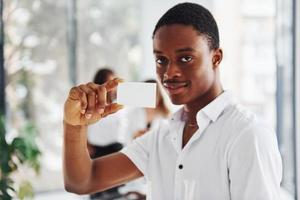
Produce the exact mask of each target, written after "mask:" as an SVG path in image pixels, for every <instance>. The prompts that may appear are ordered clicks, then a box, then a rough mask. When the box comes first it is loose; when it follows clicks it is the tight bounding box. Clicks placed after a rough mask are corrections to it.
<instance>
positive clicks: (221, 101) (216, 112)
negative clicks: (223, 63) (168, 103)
mask: <svg viewBox="0 0 300 200" xmlns="http://www.w3.org/2000/svg"><path fill="white" fill-rule="evenodd" d="M234 102H235V99H234V98H233V95H232V93H231V92H230V91H224V92H222V93H221V94H220V95H219V96H217V97H216V98H215V99H214V100H213V101H211V102H210V103H209V104H207V105H206V106H205V107H204V108H202V109H201V110H199V111H198V113H197V116H196V118H197V123H198V124H201V120H202V119H203V114H204V115H205V116H206V117H208V118H209V119H210V120H211V121H213V122H215V121H216V120H217V119H218V118H219V116H220V115H221V114H222V112H223V111H224V109H225V108H226V107H227V106H229V105H231V104H233V103H234ZM182 112H183V107H182V108H180V109H179V110H178V111H176V112H175V113H174V114H173V115H172V116H171V121H173V122H178V121H182V117H181V116H182Z"/></svg>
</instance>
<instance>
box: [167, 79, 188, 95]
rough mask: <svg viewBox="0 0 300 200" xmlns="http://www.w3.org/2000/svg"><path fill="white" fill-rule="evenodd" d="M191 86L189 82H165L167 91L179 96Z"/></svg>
mask: <svg viewBox="0 0 300 200" xmlns="http://www.w3.org/2000/svg"><path fill="white" fill-rule="evenodd" d="M188 85H189V83H188V82H187V81H180V82H179V81H172V82H171V81H170V82H167V81H166V82H164V83H163V86H164V87H165V88H166V89H167V91H168V93H169V94H179V93H181V92H183V90H184V89H185V88H186V87H187V86H188Z"/></svg>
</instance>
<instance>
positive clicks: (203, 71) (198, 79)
mask: <svg viewBox="0 0 300 200" xmlns="http://www.w3.org/2000/svg"><path fill="white" fill-rule="evenodd" d="M190 77H192V85H193V86H194V87H195V86H196V87H197V88H201V89H205V88H207V87H209V86H210V85H211V84H212V82H213V80H214V72H213V70H212V69H211V68H210V67H202V68H200V69H198V70H194V71H191V73H190Z"/></svg>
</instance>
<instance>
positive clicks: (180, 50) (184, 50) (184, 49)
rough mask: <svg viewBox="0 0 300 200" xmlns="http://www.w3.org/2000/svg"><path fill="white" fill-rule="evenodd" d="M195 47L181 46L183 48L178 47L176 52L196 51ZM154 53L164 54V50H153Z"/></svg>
mask: <svg viewBox="0 0 300 200" xmlns="http://www.w3.org/2000/svg"><path fill="white" fill-rule="evenodd" d="M194 51H195V49H193V48H191V47H186V48H181V49H177V50H176V51H175V52H176V53H181V52H194ZM153 53H154V54H163V52H162V51H159V50H155V49H154V50H153Z"/></svg>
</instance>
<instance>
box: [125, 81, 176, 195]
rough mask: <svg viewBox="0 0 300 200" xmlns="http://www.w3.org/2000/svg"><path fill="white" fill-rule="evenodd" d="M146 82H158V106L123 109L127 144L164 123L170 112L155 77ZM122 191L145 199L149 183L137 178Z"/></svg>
mask: <svg viewBox="0 0 300 200" xmlns="http://www.w3.org/2000/svg"><path fill="white" fill-rule="evenodd" d="M144 82H145V83H156V84H157V88H156V107H155V108H125V109H124V110H123V112H122V113H123V117H122V122H123V126H122V127H123V128H124V130H125V132H124V134H125V135H126V136H127V138H126V139H125V141H126V144H130V143H131V142H132V140H134V139H136V138H138V137H140V136H142V135H144V134H145V133H146V134H147V132H149V131H151V130H152V129H156V128H157V126H158V125H159V124H160V123H163V121H165V120H166V119H167V118H168V117H169V114H170V110H169V108H168V106H167V104H166V103H165V100H164V98H163V94H162V91H161V89H160V86H159V85H158V83H157V81H156V80H155V79H148V80H145V81H144ZM120 190H121V192H122V193H124V194H125V196H127V197H128V198H129V199H136V200H144V199H146V196H145V193H146V192H147V184H146V180H145V179H144V178H140V179H137V180H135V181H132V182H130V183H128V184H126V185H125V187H122V188H121V189H120Z"/></svg>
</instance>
